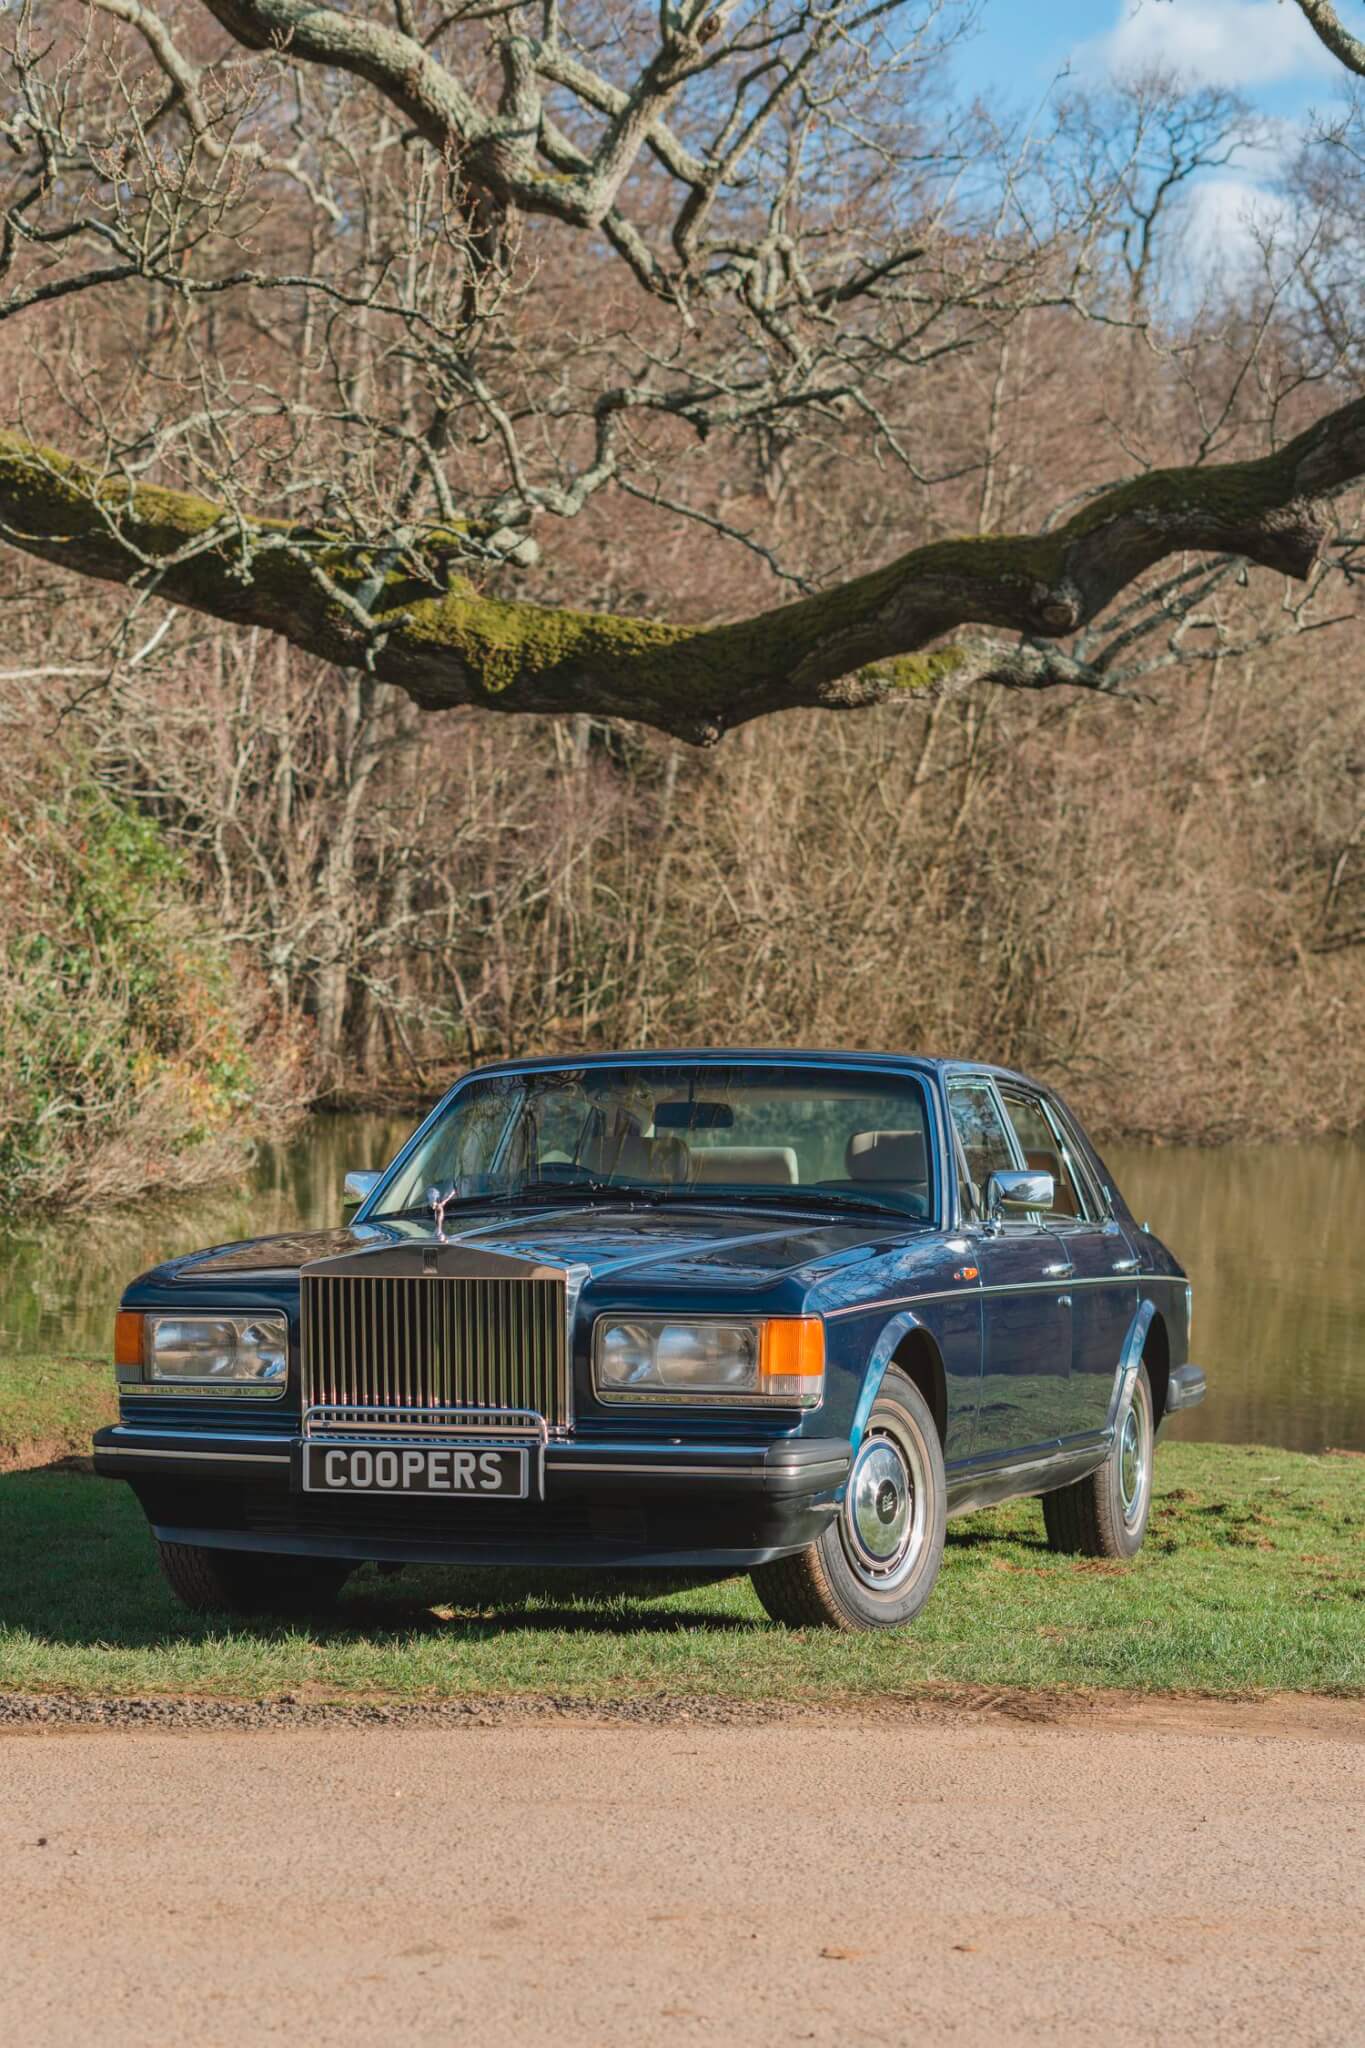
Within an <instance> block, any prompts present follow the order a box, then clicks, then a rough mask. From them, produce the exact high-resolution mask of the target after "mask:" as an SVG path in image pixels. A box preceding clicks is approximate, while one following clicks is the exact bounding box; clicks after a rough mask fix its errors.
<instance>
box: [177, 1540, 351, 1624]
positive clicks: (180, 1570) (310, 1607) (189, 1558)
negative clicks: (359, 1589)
mask: <svg viewBox="0 0 1365 2048" xmlns="http://www.w3.org/2000/svg"><path fill="white" fill-rule="evenodd" d="M156 1547H157V1554H158V1556H159V1557H160V1560H161V1569H162V1571H163V1572H164V1573H165V1576H166V1582H167V1584H168V1585H169V1587H170V1589H171V1591H172V1592H173V1593H174V1594H175V1597H176V1599H177V1600H179V1601H180V1603H181V1605H182V1606H185V1607H190V1608H193V1610H194V1612H195V1613H196V1614H212V1613H226V1614H276V1615H279V1614H283V1615H289V1614H316V1613H319V1612H321V1611H323V1610H324V1609H326V1608H328V1607H330V1606H331V1604H332V1602H333V1601H334V1600H335V1599H336V1596H337V1594H338V1593H339V1592H340V1591H341V1589H342V1587H343V1586H344V1585H345V1583H346V1581H347V1579H348V1578H349V1577H350V1576H351V1573H352V1572H353V1571H354V1569H355V1567H354V1565H350V1564H345V1563H342V1562H339V1561H336V1560H334V1559H332V1558H328V1557H272V1556H271V1555H270V1554H269V1553H268V1552H266V1551H259V1550H214V1549H211V1548H210V1547H209V1546H208V1545H207V1544H202V1543H160V1542H159V1543H158V1544H157V1546H156Z"/></svg>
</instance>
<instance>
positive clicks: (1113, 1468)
mask: <svg viewBox="0 0 1365 2048" xmlns="http://www.w3.org/2000/svg"><path fill="white" fill-rule="evenodd" d="M1155 1440H1156V1432H1155V1428H1154V1426H1153V1416H1152V1388H1151V1382H1150V1381H1149V1380H1148V1378H1147V1368H1146V1366H1145V1365H1140V1366H1139V1367H1138V1371H1137V1379H1136V1381H1135V1382H1134V1384H1133V1398H1132V1402H1131V1404H1130V1406H1129V1409H1128V1412H1127V1414H1126V1415H1125V1416H1124V1419H1123V1422H1122V1423H1121V1424H1120V1426H1119V1435H1118V1441H1117V1442H1116V1443H1115V1445H1114V1448H1113V1450H1112V1451H1111V1452H1110V1454H1109V1456H1108V1457H1107V1458H1106V1459H1105V1461H1104V1463H1103V1464H1102V1465H1101V1466H1100V1468H1099V1470H1098V1472H1092V1473H1091V1474H1090V1477H1089V1478H1088V1479H1078V1480H1077V1481H1076V1483H1075V1485H1074V1486H1059V1487H1058V1488H1057V1490H1056V1491H1055V1492H1054V1493H1045V1494H1044V1495H1043V1497H1042V1499H1043V1527H1044V1528H1045V1529H1046V1531H1047V1541H1048V1548H1049V1549H1050V1550H1060V1551H1064V1552H1066V1553H1067V1554H1068V1555H1070V1556H1073V1557H1119V1558H1127V1557H1136V1556H1137V1554H1138V1551H1139V1550H1140V1549H1141V1548H1142V1539H1143V1537H1144V1536H1145V1535H1146V1533H1147V1518H1148V1516H1149V1515H1150V1513H1151V1509H1152V1453H1153V1449H1154V1447H1155Z"/></svg>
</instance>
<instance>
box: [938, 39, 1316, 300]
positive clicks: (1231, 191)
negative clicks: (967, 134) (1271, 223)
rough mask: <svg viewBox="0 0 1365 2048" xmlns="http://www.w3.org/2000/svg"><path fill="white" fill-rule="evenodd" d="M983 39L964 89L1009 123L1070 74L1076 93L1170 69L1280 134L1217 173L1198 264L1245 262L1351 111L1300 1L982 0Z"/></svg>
mask: <svg viewBox="0 0 1365 2048" xmlns="http://www.w3.org/2000/svg"><path fill="white" fill-rule="evenodd" d="M975 4H976V6H977V10H978V11H977V15H976V24H975V28H974V30H973V31H972V32H971V33H970V34H969V35H968V36H967V37H966V39H965V40H964V41H963V42H962V43H960V44H959V45H958V48H957V50H956V52H955V54H954V58H953V69H954V73H955V76H956V79H957V82H958V85H959V88H960V89H961V90H962V91H964V92H965V93H968V94H973V95H975V94H979V95H980V96H981V97H982V99H984V100H985V101H986V102H987V103H988V104H989V105H990V106H991V107H992V108H993V109H994V110H995V111H996V112H997V113H998V114H999V115H1001V116H1002V117H1005V116H1007V115H1008V114H1009V113H1011V112H1014V113H1025V112H1027V113H1033V112H1035V111H1036V110H1037V108H1038V107H1039V105H1040V104H1041V103H1042V102H1043V100H1044V99H1045V98H1046V96H1047V94H1048V92H1049V89H1050V88H1051V87H1054V85H1055V82H1056V81H1057V78H1058V74H1059V73H1060V72H1061V71H1062V70H1063V69H1064V68H1065V67H1067V66H1069V67H1070V75H1069V79H1068V80H1066V81H1064V82H1063V85H1062V88H1061V89H1062V90H1065V89H1066V86H1067V84H1069V83H1072V82H1074V83H1076V84H1082V83H1085V82H1087V81H1092V80H1093V81H1096V82H1098V81H1099V80H1100V79H1102V78H1104V77H1105V76H1106V74H1109V73H1112V72H1122V71H1124V70H1143V69H1152V68H1160V69H1164V70H1170V71H1172V72H1173V73H1175V74H1177V75H1179V76H1180V77H1182V78H1184V79H1186V80H1187V81H1189V82H1191V83H1195V84H1204V83H1213V82H1216V83H1220V84H1223V85H1226V86H1229V87H1232V88H1233V89H1235V90H1236V91H1238V92H1240V93H1242V94H1243V95H1244V96H1245V98H1246V99H1248V100H1249V101H1250V102H1251V103H1252V105H1253V106H1254V107H1256V108H1257V109H1258V110H1259V111H1260V112H1261V113H1262V114H1263V115H1265V116H1267V117H1268V118H1269V120H1270V121H1271V123H1272V124H1273V126H1272V129H1271V131H1270V136H1269V141H1268V145H1267V147H1265V148H1264V149H1260V150H1258V151H1257V152H1256V153H1255V155H1254V156H1252V155H1248V156H1243V157H1242V158H1241V159H1240V160H1239V161H1238V162H1236V163H1234V164H1233V165H1230V166H1228V167H1227V168H1226V169H1223V170H1218V171H1211V172H1208V173H1205V174H1204V176H1203V177H1202V178H1200V179H1199V180H1197V181H1196V183H1195V185H1194V187H1193V189H1192V190H1191V192H1190V194H1189V197H1188V199H1187V201H1186V219H1187V223H1188V231H1189V236H1190V240H1189V242H1188V244H1187V259H1186V260H1187V261H1188V262H1189V263H1190V264H1191V265H1192V266H1193V269H1194V270H1195V271H1197V270H1198V269H1199V267H1200V265H1201V263H1202V262H1203V261H1205V260H1206V259H1210V258H1217V259H1220V260H1223V259H1225V260H1227V261H1229V262H1233V263H1235V262H1237V261H1238V260H1239V259H1240V257H1241V256H1242V255H1243V254H1247V255H1250V254H1251V253H1252V251H1253V248H1254V242H1253V238H1252V228H1253V223H1255V222H1262V223H1264V222H1265V221H1267V220H1268V219H1274V218H1276V217H1278V216H1279V209H1280V202H1278V201H1277V199H1276V197H1275V191H1274V186H1275V179H1276V173H1277V171H1278V169H1279V166H1280V164H1281V163H1282V162H1283V161H1284V160H1285V159H1286V158H1288V157H1289V156H1290V155H1292V153H1293V151H1294V149H1295V147H1296V145H1297V142H1298V140H1299V137H1300V136H1301V134H1302V133H1303V132H1304V131H1305V130H1306V128H1307V126H1308V124H1309V122H1310V120H1311V118H1312V116H1313V114H1314V113H1315V112H1317V113H1320V114H1330V113H1331V112H1332V111H1333V110H1334V109H1336V108H1339V107H1340V105H1341V101H1342V95H1343V92H1344V89H1345V85H1346V74H1345V73H1344V71H1343V70H1342V68H1341V66H1340V65H1338V64H1337V63H1336V61H1335V60H1334V59H1333V58H1332V57H1331V56H1330V55H1329V54H1328V52H1327V51H1326V50H1324V49H1323V48H1322V46H1321V44H1320V43H1319V42H1318V40H1317V38H1316V37H1315V36H1314V35H1313V33H1312V31H1311V29H1310V28H1309V27H1308V25H1307V23H1306V22H1305V21H1304V19H1303V16H1302V15H1301V14H1300V13H1299V10H1298V8H1297V7H1295V6H1294V5H1293V0H975Z"/></svg>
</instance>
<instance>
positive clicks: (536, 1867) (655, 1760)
mask: <svg viewBox="0 0 1365 2048" xmlns="http://www.w3.org/2000/svg"><path fill="white" fill-rule="evenodd" d="M177 1704H178V1703H166V1702H132V1703H126V1702H125V1703H121V1704H120V1705H119V1707H118V1708H117V1709H115V1708H113V1707H112V1706H111V1705H110V1704H109V1703H105V1704H104V1710H103V1725H82V1724H81V1720H80V1712H81V1711H82V1709H81V1708H79V1707H78V1704H77V1703H75V1702H68V1703H65V1708H63V1707H62V1703H58V1706H57V1707H56V1708H54V1707H53V1706H52V1704H51V1703H46V1704H45V1705H44V1703H35V1702H32V1701H30V1702H27V1703H24V1702H15V1701H13V1700H11V1701H9V1702H4V1701H0V1886H3V1898H4V1901H5V1906H4V1911H3V1913H2V1914H0V2028H2V2029H3V2033H4V2035H5V2037H6V2038H9V2039H12V2040H15V2041H23V2042H24V2043H25V2048H44V2044H48V2043H53V2044H57V2043H60V2044H63V2048H65V2044H75V2043H82V2042H88V2041H89V2042H98V2043H99V2044H100V2048H124V2044H129V2048H131V2044H134V2043H136V2044H138V2048H143V2044H147V2043H153V2044H159V2043H161V2042H167V2043H169V2042H177V2043H180V2042H193V2043H194V2044H196V2048H200V2044H204V2048H218V2044H222V2048H243V2044H254V2043H256V2042H266V2041H270V2042H279V2041H287V2042H289V2043H306V2044H308V2048H314V2044H330V2043H338V2044H340V2043H345V2044H347V2048H371V2044H373V2048H381V2044H382V2048H388V2044H390V2043H392V2042H395V2041H402V2042H403V2043H405V2044H407V2043H415V2044H425V2043H438V2042H439V2043H441V2044H443V2048H448V2044H457V2043H461V2042H466V2043H470V2044H478V2048H484V2044H497V2043H502V2042H509V2043H511V2042H515V2043H517V2044H518V2048H524V2044H527V2043H528V2042H529V2043H531V2044H534V2043H535V2042H536V2041H537V2040H538V2039H539V2038H546V2039H548V2040H551V2041H553V2042H554V2043H556V2044H558V2043H570V2044H578V2043H584V2044H587V2043H594V2044H597V2043H617V2042H620V2043H623V2044H624V2043H629V2044H631V2048H648V2044H653V2043H656V2042H666V2043H674V2042H687V2041H693V2040H696V2041H711V2042H724V2043H727V2044H728V2043H751V2042H752V2043H755V2044H758V2043H762V2044H768V2043H777V2042H787V2041H793V2042H796V2041H801V2042H815V2043H819V2044H829V2048H836V2044H837V2048H847V2044H850V2043H861V2042H878V2043H882V2042H884V2043H895V2044H900V2043H904V2042H908V2041H919V2042H922V2043H936V2042H940V2041H944V2042H983V2043H989V2044H991V2048H1003V2044H1009V2043H1014V2042H1025V2041H1028V2042H1030V2043H1038V2042H1076V2043H1080V2042H1085V2043H1092V2042H1095V2041H1098V2040H1109V2039H1112V2038H1116V2037H1120V2036H1121V2035H1122V2034H1123V2033H1126V2034H1127V2036H1128V2038H1129V2039H1136V2040H1139V2041H1148V2040H1160V2041H1161V2042H1162V2043H1163V2044H1164V2048H1171V2044H1176V2043H1185V2042H1189V2043H1191V2044H1193V2043H1195V2042H1198V2043H1200V2044H1201V2048H1203V2044H1210V2043H1224V2042H1228V2043H1232V2042H1238V2043H1240V2042H1246V2043H1253V2042H1254V2043H1256V2044H1258V2048H1259V2044H1263V2043H1266V2042H1269V2041H1274V2042H1275V2043H1276V2044H1277V2048H1289V2044H1295V2043H1321V2044H1324V2048H1326V2044H1332V2048H1338V2044H1343V2043H1354V2042H1358V2041H1362V2040H1365V1972H1362V1968H1361V1956H1362V1946H1361V1943H1362V1928H1365V1706H1362V1705H1361V1704H1359V1703H1354V1704H1353V1703H1349V1702H1336V1703H1333V1702H1320V1703H1313V1702H1300V1703H1295V1702H1284V1703H1278V1704H1276V1703H1272V1705H1271V1706H1270V1707H1267V1708H1235V1707H1220V1706H1212V1705H1210V1706H1202V1705H1199V1704H1196V1703H1190V1702H1184V1703H1182V1702H1171V1703H1166V1704H1165V1705H1163V1706H1159V1707H1155V1708H1153V1707H1149V1706H1147V1705H1145V1704H1144V1703H1141V1702H1132V1703H1129V1704H1128V1705H1127V1706H1126V1707H1116V1708H1115V1709H1113V1710H1112V1711H1109V1712H1105V1713H1095V1712H1089V1713H1087V1712H1085V1711H1083V1710H1076V1711H1074V1712H1072V1713H1070V1714H1069V1716H1068V1717H1066V1718H1063V1719H1062V1720H1061V1721H1060V1722H1059V1723H1054V1724H1051V1725H1050V1724H1049V1723H1047V1722H1046V1721H1037V1722H1032V1723H1030V1722H1027V1721H1021V1720H1018V1719H1015V1718H1011V1717H1010V1716H1008V1715H1006V1714H1004V1713H1002V1712H1000V1711H998V1706H999V1704H1000V1703H999V1702H997V1703H996V1709H997V1710H986V1711H980V1710H978V1711H973V1712H967V1711H963V1710H962V1709H961V1708H959V1709H958V1710H957V1711H953V1712H945V1711H937V1712H927V1711H925V1712H919V1711H916V1712H912V1713H906V1712H887V1713H883V1714H880V1715H878V1716H876V1717H875V1718H868V1717H867V1716H866V1714H865V1713H863V1712H861V1711H858V1712H855V1711H849V1712H847V1713H844V1714H839V1715H830V1714H828V1713H824V1714H791V1713H788V1712H783V1713H772V1712H767V1713H765V1712H764V1710H762V1709H756V1708H740V1709H732V1710H731V1719H730V1722H729V1724H728V1725H727V1724H726V1722H725V1720H724V1719H723V1718H722V1717H721V1716H719V1715H717V1714H716V1713H714V1712H711V1713H709V1714H708V1713H707V1703H703V1702H684V1701H675V1702H671V1703H664V1708H663V1710H661V1711H656V1712H655V1714H654V1715H652V1716H651V1717H650V1718H648V1719H645V1718H644V1717H640V1719H639V1724H638V1725H628V1724H627V1723H626V1722H625V1720H624V1718H623V1716H622V1715H620V1714H619V1713H618V1714H617V1715H616V1716H615V1717H614V1718H604V1717H602V1716H600V1715H599V1716H597V1717H596V1718H595V1719H593V1720H587V1719H585V1718H584V1717H583V1716H582V1715H581V1714H575V1713H572V1712H568V1711H565V1709H564V1705H563V1703H561V1704H560V1705H559V1706H558V1707H556V1705H555V1704H554V1703H550V1704H549V1705H548V1706H546V1707H543V1708H541V1709H539V1710H537V1711H536V1712H535V1713H533V1714H529V1715H528V1713H527V1712H526V1710H525V1709H524V1708H520V1709H515V1710H514V1709H511V1708H509V1707H504V1706H503V1705H502V1704H500V1703H496V1702H483V1703H480V1702H473V1703H469V1704H468V1705H467V1706H465V1705H462V1706H461V1707H460V1708H459V1709H458V1710H443V1712H442V1720H441V1724H439V1725H438V1724H437V1723H435V1722H433V1720H432V1718H431V1717H430V1716H429V1715H427V1716H423V1715H421V1714H420V1713H418V1714H416V1715H412V1714H409V1715H406V1716H405V1715H404V1713H403V1711H402V1710H397V1712H396V1713H395V1710H391V1709H383V1708H369V1709H366V1708H359V1709H356V1708H352V1709H347V1710H343V1711H342V1714H341V1716H337V1714H336V1710H332V1709H326V1708H322V1707H315V1706H313V1705H311V1704H310V1703H308V1702H299V1701H290V1702H274V1703H266V1704H265V1706H263V1707H253V1708H247V1709H236V1710H233V1711H235V1712H236V1713H238V1714H239V1715H245V1716H246V1717H247V1718H246V1719H245V1720H242V1721H239V1722H237V1723H236V1724H230V1723H229V1724H225V1722H224V1719H223V1716H224V1714H225V1711H226V1710H225V1709H224V1707H223V1706H222V1705H221V1704H210V1703H205V1704H204V1705H203V1707H202V1708H200V1709H198V1711H199V1712H200V1715H201V1719H200V1721H198V1722H196V1721H195V1719H194V1718H193V1716H194V1714H195V1712H196V1705H195V1703H193V1702H191V1703H188V1706H187V1707H186V1706H184V1705H180V1706H179V1718H178V1719H176V1718H174V1717H173V1716H171V1715H166V1716H165V1725H158V1720H157V1718H156V1710H157V1709H165V1708H166V1707H168V1706H171V1705H177ZM710 1704H711V1706H712V1707H714V1705H715V1703H710ZM985 1704H986V1703H984V1702H981V1701H978V1702H977V1703H976V1705H977V1707H978V1709H980V1708H981V1707H983V1705H985ZM655 1705H656V1708H657V1703H655ZM100 1706H101V1703H98V1702H95V1703H88V1704H87V1706H86V1708H85V1709H84V1711H86V1712H87V1713H88V1715H89V1716H90V1718H91V1720H93V1719H94V1717H95V1716H96V1714H97V1713H98V1711H99V1710H100ZM320 1714H321V1715H331V1716H332V1719H333V1723H334V1725H316V1721H317V1717H318V1716H319V1715H320ZM365 1714H368V1715H369V1716H370V1719H371V1722H372V1723H373V1721H374V1717H375V1716H376V1715H383V1716H385V1717H387V1718H388V1720H389V1723H390V1724H389V1725H357V1717H358V1716H363V1715H365ZM44 1715H45V1717H46V1718H44ZM130 1715H131V1717H132V1720H133V1723H134V1725H132V1726H129V1725H128V1722H129V1716H130ZM253 1715H254V1716H255V1717H256V1718H255V1720H254V1721H253V1720H252V1719H251V1718H250V1717H251V1716H253ZM347 1717H349V1718H347Z"/></svg>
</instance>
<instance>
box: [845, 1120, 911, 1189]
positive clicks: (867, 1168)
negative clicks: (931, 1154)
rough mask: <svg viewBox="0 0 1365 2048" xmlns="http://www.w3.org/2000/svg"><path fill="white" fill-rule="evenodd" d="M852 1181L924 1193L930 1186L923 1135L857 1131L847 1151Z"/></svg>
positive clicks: (846, 1159) (847, 1162)
mask: <svg viewBox="0 0 1365 2048" xmlns="http://www.w3.org/2000/svg"><path fill="white" fill-rule="evenodd" d="M844 1169H845V1171H846V1172H847V1174H848V1177H849V1179H850V1180H858V1181H887V1182H894V1184H895V1185H896V1186H897V1187H911V1188H914V1189H916V1190H917V1191H922V1190H923V1189H924V1188H925V1187H927V1185H928V1179H929V1174H928V1167H927V1165H926V1162H925V1157H924V1133H923V1131H855V1132H854V1133H853V1136H852V1137H851V1138H850V1139H849V1141H848V1144H847V1146H846V1147H845V1150H844Z"/></svg>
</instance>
